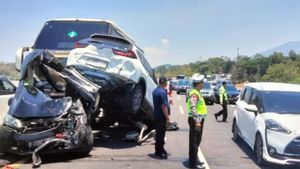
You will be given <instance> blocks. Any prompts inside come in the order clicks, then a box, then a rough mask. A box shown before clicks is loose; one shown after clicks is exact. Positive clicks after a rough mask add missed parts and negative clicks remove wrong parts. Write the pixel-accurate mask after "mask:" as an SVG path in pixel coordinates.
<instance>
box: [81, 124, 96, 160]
mask: <svg viewBox="0 0 300 169" xmlns="http://www.w3.org/2000/svg"><path fill="white" fill-rule="evenodd" d="M93 146H94V135H93V132H92V128H91V126H89V125H87V126H86V128H85V135H84V137H83V141H82V143H81V149H80V155H82V156H87V155H88V154H89V153H90V151H91V150H92V149H93Z"/></svg>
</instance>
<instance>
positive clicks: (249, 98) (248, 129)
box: [243, 89, 257, 146]
mask: <svg viewBox="0 0 300 169" xmlns="http://www.w3.org/2000/svg"><path fill="white" fill-rule="evenodd" d="M255 99H257V92H256V91H255V90H254V89H250V90H248V91H247V93H246V94H245V102H246V105H245V106H248V105H252V104H255V103H254V101H255ZM243 111H244V125H245V138H246V142H247V143H248V144H249V145H251V146H253V144H254V140H255V132H256V118H257V115H256V114H255V113H254V112H251V111H247V110H246V109H245V108H244V110H243Z"/></svg>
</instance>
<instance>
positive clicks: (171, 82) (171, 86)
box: [169, 80, 178, 91]
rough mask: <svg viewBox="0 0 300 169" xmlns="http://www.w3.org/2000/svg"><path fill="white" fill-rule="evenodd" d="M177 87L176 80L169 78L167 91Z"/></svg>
mask: <svg viewBox="0 0 300 169" xmlns="http://www.w3.org/2000/svg"><path fill="white" fill-rule="evenodd" d="M177 89H178V80H171V81H170V83H169V91H172V90H177Z"/></svg>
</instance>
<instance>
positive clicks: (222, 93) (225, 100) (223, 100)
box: [214, 81, 228, 122]
mask: <svg viewBox="0 0 300 169" xmlns="http://www.w3.org/2000/svg"><path fill="white" fill-rule="evenodd" d="M219 97H220V104H221V105H222V110H221V111H219V112H218V113H216V114H214V115H215V119H216V120H218V116H221V115H223V119H222V121H223V122H226V120H227V114H228V112H227V104H228V97H227V91H226V81H223V82H222V86H221V87H220V89H219Z"/></svg>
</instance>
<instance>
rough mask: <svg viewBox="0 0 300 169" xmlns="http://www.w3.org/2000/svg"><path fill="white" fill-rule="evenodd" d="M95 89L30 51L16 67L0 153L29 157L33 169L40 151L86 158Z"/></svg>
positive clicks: (50, 59) (45, 54) (53, 61)
mask: <svg viewBox="0 0 300 169" xmlns="http://www.w3.org/2000/svg"><path fill="white" fill-rule="evenodd" d="M98 90H99V86H97V85H95V84H93V83H91V82H89V81H87V80H86V79H85V78H84V77H82V76H81V75H80V74H79V73H78V72H77V71H76V70H74V69H66V68H64V66H63V65H62V64H61V63H60V62H59V61H58V60H57V58H55V57H54V56H53V55H52V54H51V53H49V52H45V51H34V52H32V53H31V54H29V56H27V57H26V60H25V61H24V62H23V64H22V67H21V78H20V83H19V86H18V88H17V90H16V94H15V97H14V98H13V99H11V100H10V103H9V104H10V107H9V111H8V113H7V115H6V116H5V118H4V122H3V130H2V133H1V134H3V136H7V138H2V139H5V140H8V145H7V146H4V148H1V152H2V151H4V152H5V153H14V154H18V155H32V161H33V165H34V167H37V166H39V165H40V164H41V162H42V160H41V157H40V155H39V154H40V153H59V152H76V153H78V154H81V155H87V154H89V152H90V151H91V150H92V147H93V142H94V138H93V133H92V129H91V127H90V125H89V124H88V118H89V114H90V113H91V112H93V111H96V109H97V106H98V102H99V98H100V97H99V92H98ZM3 142H4V140H1V143H3ZM1 146H3V144H2V145H1ZM3 149H4V150H3Z"/></svg>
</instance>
